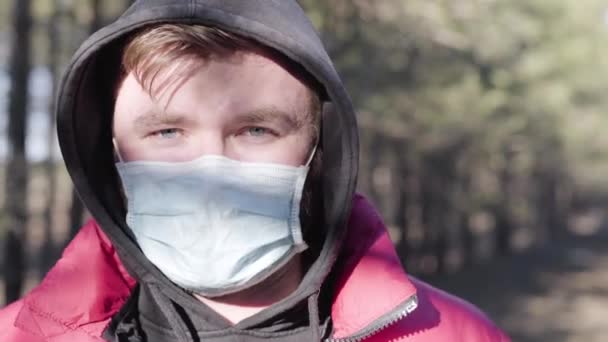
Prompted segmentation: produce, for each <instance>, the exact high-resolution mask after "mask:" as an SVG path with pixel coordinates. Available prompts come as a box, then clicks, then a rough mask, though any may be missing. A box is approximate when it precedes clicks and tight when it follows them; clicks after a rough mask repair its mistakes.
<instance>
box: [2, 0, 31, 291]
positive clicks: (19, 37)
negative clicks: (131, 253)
mask: <svg viewBox="0 0 608 342" xmlns="http://www.w3.org/2000/svg"><path fill="white" fill-rule="evenodd" d="M13 6H14V8H13V10H14V12H13V13H14V14H13V18H14V30H13V36H12V50H11V51H12V52H11V60H10V64H9V72H10V78H11V80H10V82H11V88H10V93H9V108H8V115H9V118H8V136H9V146H10V150H9V155H8V164H7V172H6V180H5V181H6V193H7V196H6V198H7V200H6V213H7V229H8V230H7V234H8V236H7V238H6V239H5V243H6V246H5V248H4V251H5V253H6V255H5V259H4V262H5V267H4V269H5V280H6V294H5V295H6V297H5V299H6V302H7V303H10V302H13V301H15V300H16V299H18V298H19V297H20V296H21V292H22V290H23V285H24V280H25V273H26V272H25V271H26V270H25V264H26V262H25V258H26V256H25V252H24V246H25V244H26V241H27V232H26V228H27V216H28V208H27V184H28V173H29V172H28V165H27V160H26V154H25V137H26V131H27V114H28V82H29V79H28V78H29V77H28V76H29V71H30V40H31V36H30V31H31V15H30V0H15V1H14V2H13Z"/></svg>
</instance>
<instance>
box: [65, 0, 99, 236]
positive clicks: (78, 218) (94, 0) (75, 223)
mask: <svg viewBox="0 0 608 342" xmlns="http://www.w3.org/2000/svg"><path fill="white" fill-rule="evenodd" d="M91 9H92V12H93V19H92V20H91V25H90V27H89V32H90V33H94V32H96V31H97V30H99V29H100V28H101V26H102V25H103V15H102V13H101V0H91ZM84 210H85V208H84V205H83V204H82V201H81V200H80V197H79V196H78V192H76V190H73V191H72V206H71V209H70V237H74V236H75V235H76V234H77V233H78V230H80V226H81V225H82V221H83V219H84Z"/></svg>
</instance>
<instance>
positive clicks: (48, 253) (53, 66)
mask: <svg viewBox="0 0 608 342" xmlns="http://www.w3.org/2000/svg"><path fill="white" fill-rule="evenodd" d="M52 6H53V7H52V8H53V9H52V11H53V12H52V13H53V14H52V15H51V16H50V17H49V20H48V23H47V33H48V36H47V40H48V54H49V56H48V62H47V68H48V70H49V73H50V74H51V82H52V87H51V97H50V99H49V109H48V116H49V126H48V133H47V134H48V141H47V144H48V145H47V146H48V150H47V159H46V161H45V164H44V170H45V174H46V176H47V186H48V188H47V194H46V195H47V197H46V205H45V209H44V243H43V245H42V251H41V252H40V260H39V265H40V276H44V275H45V274H46V272H47V271H48V270H49V269H50V267H51V266H52V264H53V262H54V261H55V259H56V255H55V253H56V251H55V242H54V240H53V212H54V208H55V205H54V204H55V199H56V197H57V179H56V177H57V173H56V172H55V170H56V165H55V159H56V155H55V136H56V133H55V92H56V87H57V82H58V73H59V71H58V68H59V63H60V62H59V54H60V44H61V42H60V41H59V30H58V27H57V26H58V25H59V22H60V20H61V13H62V11H63V8H61V1H57V0H53V1H52Z"/></svg>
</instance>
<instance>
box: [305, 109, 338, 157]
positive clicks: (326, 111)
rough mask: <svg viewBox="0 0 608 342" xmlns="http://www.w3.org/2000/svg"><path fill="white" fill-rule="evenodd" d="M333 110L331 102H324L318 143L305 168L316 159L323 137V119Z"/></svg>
mask: <svg viewBox="0 0 608 342" xmlns="http://www.w3.org/2000/svg"><path fill="white" fill-rule="evenodd" d="M333 108H334V106H333V104H332V103H331V102H329V101H324V102H323V103H321V117H320V118H319V132H317V137H316V139H317V141H316V142H315V147H314V148H313V149H312V151H311V152H310V155H309V156H308V160H307V161H306V164H304V166H306V167H309V166H310V164H311V163H312V161H313V159H314V157H315V153H317V149H318V148H319V144H320V143H321V137H322V135H323V118H324V117H325V116H326V115H327V113H329V112H332V111H333Z"/></svg>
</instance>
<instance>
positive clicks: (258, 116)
mask: <svg viewBox="0 0 608 342" xmlns="http://www.w3.org/2000/svg"><path fill="white" fill-rule="evenodd" d="M298 116H299V115H293V114H290V113H288V112H286V111H284V110H281V109H279V108H277V107H273V106H269V107H262V108H257V109H254V110H251V111H247V112H243V113H239V114H237V115H235V116H234V118H235V121H237V122H239V123H240V124H247V125H260V124H264V123H269V122H276V123H278V124H279V125H281V126H283V127H286V128H287V129H290V130H295V129H299V128H301V127H302V126H303V125H304V120H303V119H302V118H299V117H298ZM191 121H192V120H191V119H190V118H188V117H187V116H186V115H184V114H181V113H170V112H165V113H159V112H146V113H144V114H142V115H140V116H139V117H137V118H136V119H135V121H134V122H133V127H134V128H135V130H136V131H141V132H147V131H150V130H153V129H157V128H158V127H159V126H182V125H186V124H188V123H189V122H191Z"/></svg>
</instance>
